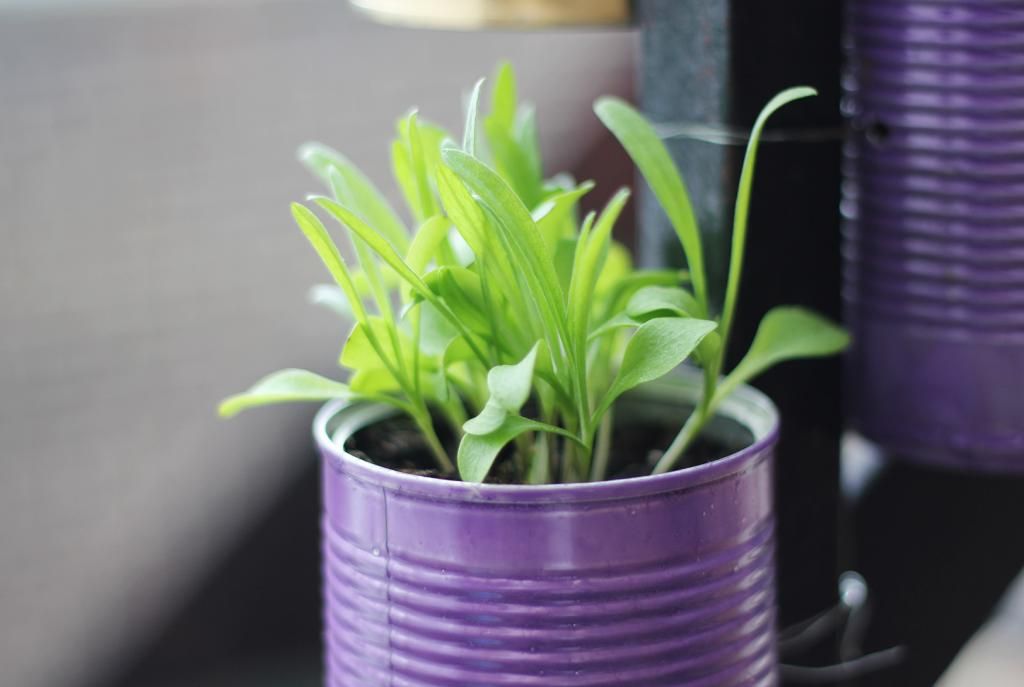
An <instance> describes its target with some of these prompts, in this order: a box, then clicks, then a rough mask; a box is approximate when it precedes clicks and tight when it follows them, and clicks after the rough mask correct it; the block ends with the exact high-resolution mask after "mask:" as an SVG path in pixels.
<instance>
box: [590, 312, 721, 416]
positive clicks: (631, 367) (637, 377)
mask: <svg viewBox="0 0 1024 687" xmlns="http://www.w3.org/2000/svg"><path fill="white" fill-rule="evenodd" d="M715 326H716V325H715V323H714V322H710V321H708V320H696V319H692V318H683V317H658V318H655V319H653V320H650V321H648V322H645V323H644V324H643V325H642V326H641V327H640V328H639V329H637V331H636V333H635V334H634V335H633V336H632V338H630V340H629V343H628V344H626V351H625V353H624V354H623V356H622V365H621V366H620V367H619V372H618V374H617V375H616V376H615V380H614V381H613V382H612V385H611V387H610V388H609V389H608V391H607V392H606V393H605V396H604V398H603V399H602V400H601V403H600V404H599V405H598V408H597V411H596V412H595V413H594V416H593V419H592V424H593V425H595V426H596V424H597V423H598V422H599V421H600V419H601V417H602V416H603V415H604V414H605V412H606V411H607V410H608V408H610V407H611V405H612V403H614V402H615V399H617V398H618V397H619V396H621V395H622V394H623V393H625V392H626V391H629V390H630V389H632V388H634V387H636V386H639V385H640V384H643V383H645V382H650V381H652V380H655V379H658V378H659V377H662V376H664V375H666V374H668V373H669V372H670V371H672V370H673V369H675V368H676V367H677V366H678V365H679V364H680V363H682V362H683V361H684V360H686V357H687V356H689V355H690V353H692V352H693V350H694V349H695V348H696V347H697V344H699V343H700V342H701V339H703V338H704V337H705V336H707V335H708V333H709V332H711V331H712V330H714V328H715Z"/></svg>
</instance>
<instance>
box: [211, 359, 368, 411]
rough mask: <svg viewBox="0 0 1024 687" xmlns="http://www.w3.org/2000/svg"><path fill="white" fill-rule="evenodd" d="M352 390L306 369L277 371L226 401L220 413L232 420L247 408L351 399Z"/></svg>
mask: <svg viewBox="0 0 1024 687" xmlns="http://www.w3.org/2000/svg"><path fill="white" fill-rule="evenodd" d="M350 395H351V390H350V389H349V387H348V386H347V385H345V384H342V383H341V382H336V381H334V380H333V379H327V378H326V377H321V376H320V375H318V374H315V373H313V372H308V371H306V370H297V369H287V370H280V371H279V372H274V373H273V374H270V375H267V376H266V377H264V378H263V379H261V380H259V381H258V382H256V383H255V384H254V385H253V386H252V387H251V388H250V389H249V390H248V391H246V392H243V393H241V394H236V395H234V396H231V397H229V398H226V399H224V400H223V401H222V402H221V404H220V406H219V408H218V412H219V413H220V415H221V416H222V417H231V416H233V415H236V414H238V413H240V412H241V411H243V410H245V409H247V408H254V407H256V406H263V405H269V404H272V403H288V402H293V401H326V400H329V399H332V398H347V397H349V396H350Z"/></svg>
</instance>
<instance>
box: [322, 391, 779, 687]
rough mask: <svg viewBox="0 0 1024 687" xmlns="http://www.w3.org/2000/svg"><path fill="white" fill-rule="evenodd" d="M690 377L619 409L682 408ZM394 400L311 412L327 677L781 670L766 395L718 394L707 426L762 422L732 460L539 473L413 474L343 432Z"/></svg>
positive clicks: (771, 422)
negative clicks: (583, 473)
mask: <svg viewBox="0 0 1024 687" xmlns="http://www.w3.org/2000/svg"><path fill="white" fill-rule="evenodd" d="M687 379H688V378H687ZM697 388H698V383H697V382H696V381H686V382H685V383H679V382H677V383H672V384H668V385H666V384H658V385H652V386H650V387H648V388H647V389H645V390H644V391H643V392H642V393H640V394H636V395H634V396H633V398H632V400H631V401H629V402H628V403H626V404H624V407H623V411H622V412H621V413H620V417H625V416H627V415H628V413H629V412H634V413H642V414H643V417H646V418H651V417H655V418H664V419H665V421H666V422H670V423H672V425H676V424H680V423H681V422H682V419H683V417H684V416H683V414H682V413H683V406H684V405H685V404H686V403H687V402H688V401H692V400H693V399H694V398H695V397H696V390H697ZM392 413H393V411H391V410H390V409H387V408H383V407H381V406H372V405H355V406H349V407H345V406H343V405H342V404H339V403H331V404H328V405H327V406H325V407H324V409H323V410H321V412H320V413H319V415H318V416H317V420H316V423H315V427H314V433H315V436H316V440H317V442H318V443H319V446H320V450H321V453H322V455H323V499H324V501H323V505H324V517H323V555H324V595H325V611H324V615H325V624H326V628H325V643H326V663H327V676H328V677H327V684H328V685H329V686H330V687H376V686H384V685H387V686H392V685H393V686H394V687H498V686H500V685H517V686H524V687H525V686H530V685H533V686H535V687H563V686H565V687H569V686H572V687H623V686H625V685H651V686H668V685H674V686H682V685H689V686H694V687H697V686H701V687H712V686H715V687H728V686H733V685H735V686H739V685H744V686H751V687H753V686H758V687H760V686H771V685H776V684H777V681H778V678H777V659H776V648H775V641H776V635H775V627H774V624H775V580H774V568H773V565H774V549H775V546H774V515H773V493H772V473H773V464H774V446H775V442H776V439H777V431H778V418H777V416H776V412H775V410H774V406H773V405H772V404H771V402H770V401H768V399H767V398H765V397H764V396H763V395H761V394H760V393H758V392H756V391H754V390H752V389H746V388H745V389H741V390H740V391H739V393H737V394H735V395H734V396H733V397H732V398H731V399H729V401H728V402H726V403H724V404H723V408H722V411H721V413H720V415H721V418H719V419H718V425H717V429H715V428H714V427H712V429H711V431H712V432H715V431H725V430H723V428H724V427H727V426H728V427H732V429H733V430H735V428H736V427H737V425H741V426H743V427H745V428H746V429H747V430H749V433H750V434H752V435H753V437H754V439H753V442H752V443H749V445H748V447H747V448H745V449H743V450H741V451H739V452H737V453H734V454H732V455H730V456H728V457H726V458H723V459H720V460H717V461H714V462H712V463H708V464H705V465H701V466H698V467H692V468H687V469H683V470H679V471H676V472H672V473H668V474H665V475H658V476H647V477H639V478H630V479H622V480H616V481H609V482H599V483H584V484H565V485H545V486H515V485H474V484H466V483H462V482H452V481H444V480H438V479H432V478H427V477H422V476H415V475H408V474H404V473H400V472H395V471H392V470H388V469H385V468H382V467H378V466H376V465H373V464H371V463H369V462H367V461H364V460H361V459H359V458H356V457H354V456H352V455H350V454H348V453H346V452H345V451H344V450H343V449H342V447H343V445H344V442H345V441H346V438H347V437H348V436H351V435H352V434H353V433H354V432H356V431H358V430H359V429H361V428H363V427H365V426H368V425H370V424H373V423H375V422H379V421H381V420H383V419H385V418H387V417H389V416H390V415H391V414H392ZM722 418H727V420H724V419H722ZM659 421H660V419H659Z"/></svg>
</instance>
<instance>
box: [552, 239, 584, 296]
mask: <svg viewBox="0 0 1024 687" xmlns="http://www.w3.org/2000/svg"><path fill="white" fill-rule="evenodd" d="M579 246H580V242H579V239H558V243H556V244H555V252H554V255H555V272H557V273H558V284H559V285H560V286H561V287H562V291H563V292H564V293H569V284H570V283H571V282H572V268H573V265H574V264H575V263H576V251H577V249H578V248H579Z"/></svg>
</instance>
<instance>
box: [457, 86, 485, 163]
mask: <svg viewBox="0 0 1024 687" xmlns="http://www.w3.org/2000/svg"><path fill="white" fill-rule="evenodd" d="M483 85H484V80H483V79H480V80H479V81H477V82H476V83H475V84H473V90H472V92H470V94H469V102H468V103H467V105H466V129H465V131H464V132H463V134H462V149H463V150H465V151H466V152H467V153H469V154H470V155H476V111H477V102H478V101H479V100H480V87H481V86H483Z"/></svg>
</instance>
